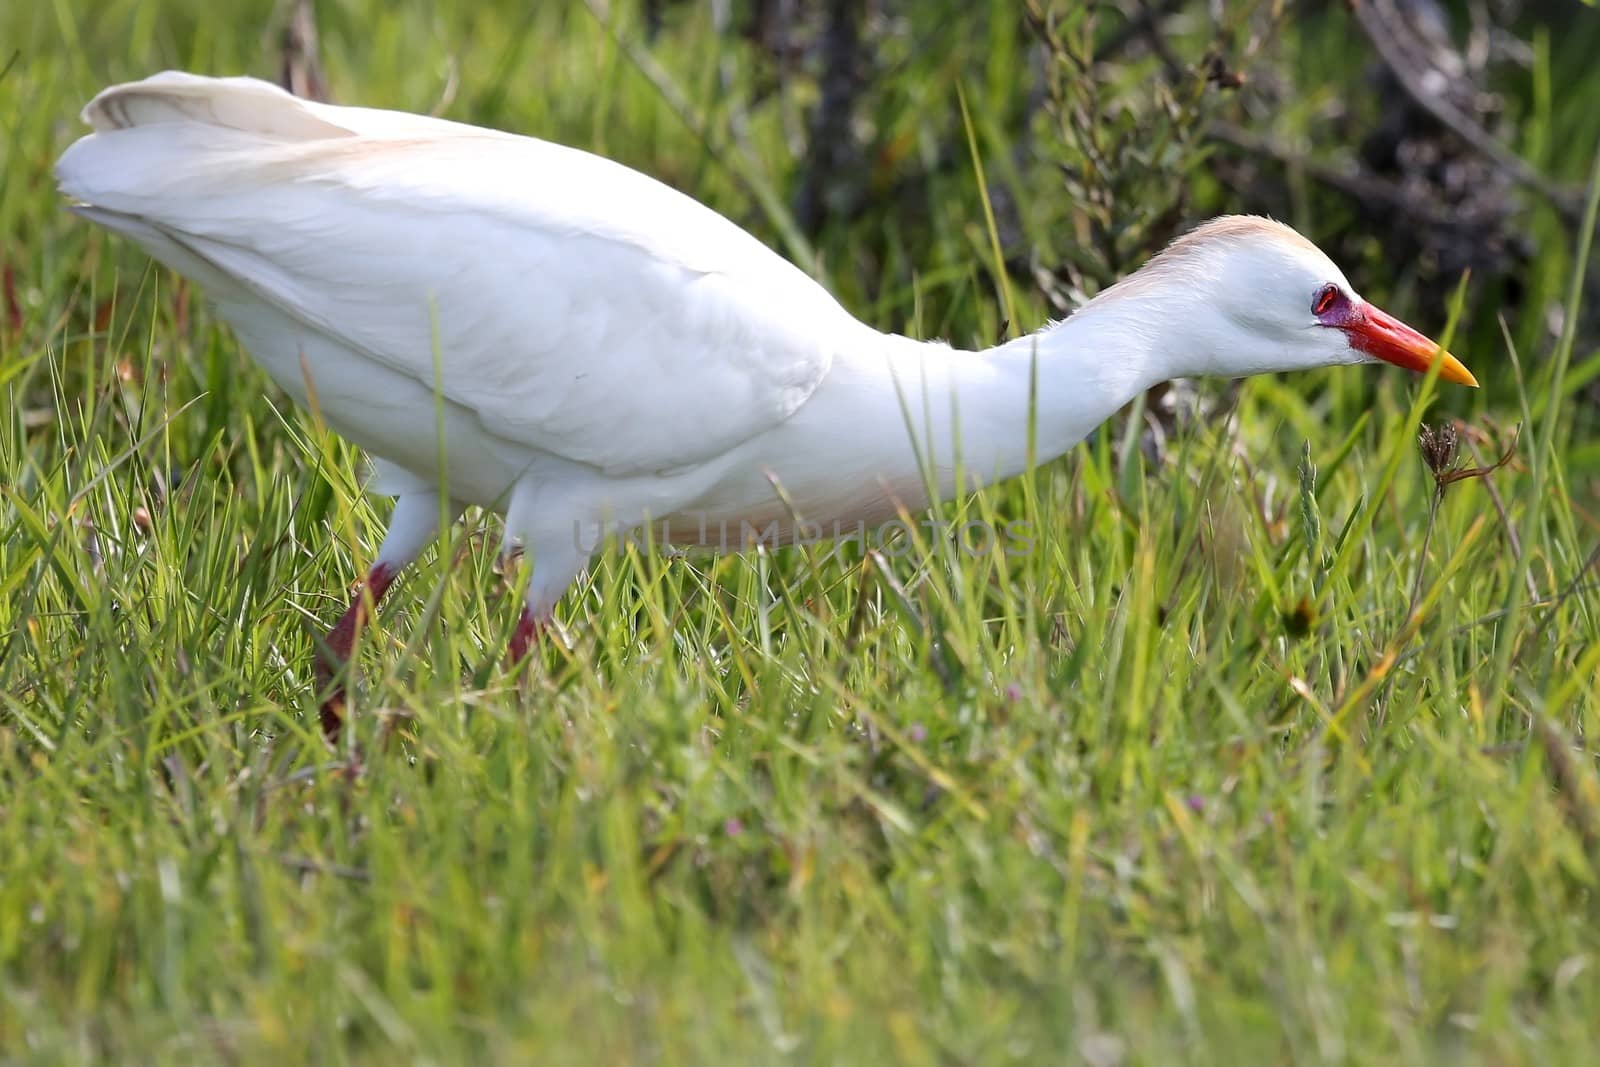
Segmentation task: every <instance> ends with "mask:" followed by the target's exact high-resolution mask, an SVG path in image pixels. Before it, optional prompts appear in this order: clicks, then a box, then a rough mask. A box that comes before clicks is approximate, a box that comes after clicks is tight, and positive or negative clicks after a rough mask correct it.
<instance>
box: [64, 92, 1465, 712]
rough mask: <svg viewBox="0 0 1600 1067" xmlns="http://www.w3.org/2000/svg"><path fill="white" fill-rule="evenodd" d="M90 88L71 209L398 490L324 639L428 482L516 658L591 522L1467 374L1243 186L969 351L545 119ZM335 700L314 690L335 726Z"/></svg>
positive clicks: (335, 659)
mask: <svg viewBox="0 0 1600 1067" xmlns="http://www.w3.org/2000/svg"><path fill="white" fill-rule="evenodd" d="M83 118H84V120H85V121H86V122H87V123H88V124H89V125H90V126H92V127H93V129H94V132H93V133H91V134H88V135H87V136H85V137H83V138H82V139H80V140H79V141H77V142H76V143H75V144H73V145H72V146H71V147H70V148H68V150H67V151H66V152H65V153H64V154H63V155H62V157H61V159H60V161H59V162H58V163H57V166H56V174H57V177H58V179H59V181H60V186H61V189H62V191H63V192H64V194H65V195H66V196H67V197H69V198H70V200H71V203H72V210H73V211H75V212H77V213H78V214H80V215H82V216H84V217H85V218H88V219H90V220H92V221H94V222H97V223H99V224H101V225H102V226H105V227H106V228H108V229H110V230H113V231H115V232H117V233H119V234H123V235H125V236H127V237H129V238H132V239H133V240H134V241H136V242H138V243H139V244H140V245H142V246H143V247H144V248H145V249H146V250H147V251H148V252H149V253H150V254H151V255H153V256H154V257H155V258H157V259H159V260H160V261H162V262H163V263H166V264H167V265H169V266H170V267H172V268H173V269H175V270H177V271H178V272H179V273H181V274H183V275H186V276H188V277H189V278H191V279H192V280H194V281H195V282H197V283H199V285H201V286H202V287H203V288H204V289H205V290H206V292H207V293H208V295H209V296H210V297H211V299H212V300H213V301H214V302H215V304H216V307H217V310H218V312H219V314H220V315H221V317H222V318H223V319H224V320H226V321H227V322H228V323H229V324H231V326H232V327H233V329H234V331H235V332H236V333H237V335H238V336H239V339H240V340H241V341H242V342H243V344H244V347H245V348H247V349H248V350H249V351H250V353H251V354H252V355H253V356H254V357H255V359H256V360H257V361H258V362H259V363H260V364H261V365H262V367H264V368H265V369H266V371H267V373H268V374H269V375H270V376H271V377H272V379H273V380H274V381H275V382H276V383H277V384H278V385H279V386H280V387H281V388H283V389H284V390H285V391H286V392H288V393H289V394H291V395H292V396H293V397H294V398H295V399H296V400H297V401H299V402H301V403H302V404H305V403H307V402H308V401H309V402H314V403H315V405H316V407H317V409H318V410H319V411H320V413H321V415H322V417H323V418H324V419H325V420H326V422H327V424H328V425H329V426H330V427H331V428H332V429H334V430H335V431H336V432H338V433H339V434H341V435H343V436H344V437H346V438H347V439H349V440H350V441H352V442H353V443H355V444H356V445H358V446H360V447H361V448H362V449H364V450H365V451H366V452H367V453H369V454H370V456H371V457H372V460H373V464H374V467H375V469H376V475H377V476H376V478H375V480H374V488H375V489H376V491H378V492H380V493H384V494H390V495H393V496H395V497H397V498H398V499H397V501H396V504H395V507H394V514H393V518H392V520H391V522H390V525H389V529H388V534H387V536H386V537H385V539H384V542H383V545H382V547H381V548H380V550H379V552H378V555H377V559H376V561H375V563H374V565H373V567H372V570H371V573H370V574H369V575H368V576H367V581H366V592H367V594H368V596H362V595H360V594H358V595H357V597H356V598H355V599H354V600H353V601H352V603H351V605H350V608H349V610H348V611H346V612H345V614H344V616H343V618H341V620H340V622H339V624H338V626H336V627H335V628H334V630H333V632H332V633H331V634H330V635H329V637H328V640H327V649H326V651H325V653H324V655H322V656H319V663H323V664H324V665H325V667H331V665H332V664H334V663H340V662H343V660H344V659H346V658H347V657H348V656H349V654H350V651H351V642H352V640H353V638H354V634H355V632H356V630H357V628H358V627H359V626H361V625H363V620H364V618H365V615H364V613H365V612H366V611H367V610H370V608H369V605H370V604H371V603H375V602H376V601H377V600H378V599H379V598H381V597H382V596H383V594H384V592H385V591H386V590H387V589H388V588H389V586H390V584H391V583H392V582H393V580H394V578H395V576H396V574H397V573H398V572H399V571H400V570H401V569H402V568H403V567H404V566H405V565H406V564H407V563H409V562H411V561H412V560H414V559H415V558H416V557H417V556H418V555H419V554H420V552H421V551H422V549H423V548H424V547H425V546H426V545H427V543H428V542H429V541H431V540H432V539H433V538H434V537H435V536H436V534H437V533H438V532H439V530H438V526H439V521H440V515H441V511H443V510H445V509H442V508H441V502H442V501H445V502H448V510H449V512H450V513H452V514H455V513H458V512H459V510H460V509H461V508H463V507H465V506H467V505H478V506H480V507H484V508H490V509H494V510H497V511H500V512H503V514H504V516H505V539H506V540H505V543H506V546H507V548H508V549H510V548H512V547H514V546H519V545H520V546H522V547H523V548H524V549H525V550H526V551H527V553H528V554H529V555H530V556H531V558H532V573H531V578H530V580H529V584H528V588H527V598H526V603H525V606H524V607H523V611H522V616H521V619H520V620H519V623H518V625H517V628H516V630H515V633H514V636H513V638H512V650H511V651H512V655H513V657H514V658H520V657H521V656H522V655H523V654H524V653H525V652H526V651H527V649H528V647H529V644H530V642H531V641H532V640H533V639H534V637H535V635H536V634H537V632H538V631H539V629H540V627H541V626H542V625H543V624H544V623H546V622H547V621H548V620H549V619H550V618H551V614H552V612H553V610H554V608H555V606H556V603H557V600H558V599H559V598H560V596H561V594H562V592H563V591H564V590H565V589H566V588H567V587H568V586H569V585H570V584H571V583H572V582H573V580H574V579H575V578H576V577H577V576H578V575H579V574H580V573H581V572H582V570H583V568H584V567H585V566H586V564H587V563H588V560H589V558H590V555H591V554H592V552H593V550H594V549H595V547H596V546H597V545H598V544H599V543H600V541H601V535H602V531H610V532H625V531H627V530H629V529H632V528H635V527H637V526H639V524H641V523H646V522H648V523H649V524H650V529H651V531H652V533H654V534H655V535H656V536H657V537H658V538H660V536H661V532H662V531H668V533H667V536H666V537H665V538H662V539H665V540H670V541H672V542H675V543H680V544H697V543H698V544H703V543H708V542H709V543H713V544H716V543H721V544H724V545H727V544H728V542H729V540H730V539H733V540H737V539H739V538H740V537H741V535H742V534H748V533H749V532H751V531H755V532H757V533H758V534H767V533H770V531H771V530H772V524H773V523H777V524H778V527H777V529H778V531H779V537H780V538H781V539H783V540H791V539H793V538H794V537H796V536H801V535H802V534H803V533H804V532H805V531H808V530H809V531H815V530H819V529H820V530H821V531H823V532H832V531H836V530H839V529H841V528H842V529H847V530H854V529H857V528H858V524H861V523H864V524H875V523H879V522H882V521H884V520H887V519H890V518H892V517H893V516H894V515H896V514H897V513H898V509H899V508H901V507H905V508H908V509H913V510H915V509H919V508H922V507H925V506H926V505H927V504H928V503H929V493H928V488H929V481H931V482H932V484H933V486H934V488H936V490H937V492H938V493H939V494H940V496H941V497H942V496H945V495H948V494H951V493H953V492H959V491H962V490H964V489H968V488H971V487H973V486H974V485H976V484H980V483H984V482H989V481H993V480H998V479H1003V478H1008V477H1011V476H1013V475H1016V474H1018V473H1020V472H1022V471H1023V470H1024V469H1025V468H1026V467H1027V465H1028V463H1029V461H1030V452H1029V426H1030V419H1032V420H1033V421H1034V425H1035V427H1036V429H1035V434H1036V439H1035V442H1034V447H1035V450H1036V451H1035V453H1034V458H1035V459H1036V460H1037V461H1039V462H1043V461H1045V460H1047V459H1050V458H1053V457H1055V456H1059V455H1060V454H1062V453H1063V452H1065V451H1066V450H1067V449H1069V448H1070V447H1072V446H1073V445H1074V444H1075V443H1077V442H1078V441H1080V440H1081V439H1083V437H1084V436H1085V435H1087V434H1088V433H1089V432H1090V431H1091V430H1093V429H1094V427H1095V426H1097V425H1098V424H1099V423H1101V422H1102V421H1103V420H1105V419H1106V418H1108V417H1109V416H1111V415H1112V414H1114V413H1115V412H1116V411H1117V410H1118V409H1119V408H1121V407H1122V406H1123V405H1124V404H1126V403H1127V402H1128V401H1129V400H1131V399H1132V398H1133V397H1135V396H1136V395H1138V394H1139V393H1140V392H1142V391H1143V390H1145V389H1147V388H1149V387H1150V386H1152V385H1155V384H1156V383H1158V382H1162V381H1165V380H1167V379H1170V378H1175V377H1181V376H1193V375H1223V376H1227V377H1243V376H1246V375H1252V374H1261V373H1266V372H1272V371H1286V370H1297V369H1302V368H1310V367H1323V366H1329V365H1334V364H1346V363H1370V362H1374V361H1377V360H1385V361H1388V362H1390V363H1393V364H1398V365H1399V366H1402V367H1406V368H1409V369H1411V370H1417V371H1422V370H1426V369H1427V368H1428V367H1429V366H1430V365H1431V364H1432V363H1433V362H1434V361H1435V360H1440V361H1442V362H1443V364H1444V365H1443V367H1442V368H1440V377H1442V378H1443V379H1444V380H1446V381H1451V382H1459V383H1462V384H1466V385H1476V384H1477V383H1476V381H1475V380H1474V379H1473V377H1472V375H1471V374H1470V373H1469V372H1468V371H1467V370H1466V368H1465V367H1463V366H1462V365H1461V364H1460V363H1459V362H1457V361H1456V360H1455V359H1454V358H1453V357H1452V356H1451V355H1449V353H1446V352H1444V351H1442V350H1441V349H1439V348H1438V346H1437V345H1435V344H1434V343H1433V342H1431V341H1429V340H1428V339H1427V338H1426V337H1424V336H1423V335H1421V334H1419V333H1417V332H1416V331H1415V330H1413V329H1411V328H1410V327H1408V326H1406V325H1405V324H1403V323H1401V322H1400V321H1398V320H1397V319H1395V318H1393V317H1391V316H1389V315H1388V314H1386V313H1384V312H1383V311H1380V310H1379V309H1377V308H1376V307H1374V306H1372V305H1371V304H1369V303H1367V302H1366V301H1364V300H1363V299H1361V297H1360V296H1358V295H1357V294H1356V292H1355V290H1354V289H1353V288H1352V287H1351V285H1350V283H1349V281H1348V280H1347V279H1346V278H1345V276H1344V274H1343V273H1341V272H1340V270H1339V268H1338V267H1336V266H1335V265H1334V264H1333V263H1332V262H1331V261H1330V260H1329V259H1328V258H1327V256H1325V255H1323V253H1322V252H1320V251H1319V250H1318V249H1317V248H1316V247H1315V246H1314V245H1312V244H1311V243H1310V242H1309V241H1307V240H1306V239H1305V238H1303V237H1301V236H1300V235H1299V234H1298V233H1296V232H1295V231H1294V230H1292V229H1290V228H1289V227H1287V226H1283V225H1280V224H1278V223H1275V222H1271V221H1269V220H1266V219H1261V218H1254V217H1226V218H1219V219H1215V220H1213V221H1211V222H1209V223H1206V224H1204V225H1202V226H1200V227H1199V228H1197V229H1195V230H1193V231H1192V232H1190V233H1189V234H1187V235H1185V236H1183V237H1180V238H1179V239H1178V240H1177V241H1175V242H1174V243H1173V244H1172V245H1171V246H1170V247H1169V248H1167V249H1166V250H1165V251H1164V252H1162V253H1161V254H1159V255H1157V256H1156V257H1155V258H1153V259H1152V260H1151V261H1150V262H1149V263H1148V264H1147V265H1146V266H1145V267H1144V268H1143V269H1141V270H1140V271H1138V272H1137V273H1135V274H1134V275H1132V276H1130V277H1129V278H1126V279H1124V280H1123V281H1122V282H1120V283H1119V284H1117V285H1115V286H1113V287H1111V288H1110V289H1108V290H1107V291H1106V292H1104V293H1102V294H1101V295H1100V296H1099V297H1097V298H1096V299H1094V300H1092V301H1091V302H1089V303H1088V304H1087V305H1085V306H1084V307H1083V308H1082V309H1080V310H1079V311H1078V312H1077V313H1076V314H1074V315H1072V316H1071V317H1070V318H1068V319H1066V320H1065V321H1063V322H1060V323H1057V324H1054V325H1049V326H1046V327H1045V328H1044V329H1042V330H1040V331H1039V332H1037V333H1034V334H1032V335H1031V336H1027V337H1023V338H1020V339H1017V340H1013V341H1009V342H1007V343H1005V344H1002V345H999V346H997V347H995V348H991V349H988V350H986V351H982V352H965V351H958V350H955V349H952V348H951V347H949V346H947V345H944V344H939V343H925V342H918V341H914V340H911V339H909V338H906V337H900V336H894V335H889V334H884V333H880V332H879V331H878V330H875V329H873V328H871V327H869V326H867V325H865V324H863V323H861V322H860V321H858V320H857V319H856V318H855V317H854V316H852V315H851V314H850V313H849V312H848V311H846V310H845V309H844V308H843V307H842V306H840V304H839V303H838V302H837V301H836V300H835V299H834V298H833V297H832V296H831V295H829V293H828V292H827V291H826V290H825V289H824V288H823V287H822V286H821V285H819V284H818V283H817V282H816V281H814V280H813V279H812V278H810V277H808V276H807V275H806V274H805V273H804V272H802V271H801V270H800V269H798V268H797V267H795V266H794V265H792V264H791V263H789V262H787V261H786V260H784V259H783V258H782V257H780V256H779V255H777V254H776V253H774V252H773V251H771V250H770V249H768V248H767V247H766V246H765V245H763V244H761V243H760V242H759V241H757V240H756V239H755V238H754V237H752V236H750V235H749V234H748V233H746V232H745V231H744V230H742V229H740V228H739V227H738V226H736V225H735V224H733V223H732V222H730V221H728V220H727V219H726V218H724V217H722V216H721V215H719V214H717V213H716V212H714V211H712V210H710V209H709V208H707V207H705V206H703V205H701V204H700V203H698V202H696V201H695V200H693V199H691V198H689V197H688V196H685V195H683V194H682V193H679V192H677V191H675V190H673V189H671V188H669V187H668V186H666V185H664V184H662V183H660V182H658V181H656V180H654V179H652V178H649V177H646V176H645V175H643V174H640V173H638V172H636V171H634V170H630V169H629V168H627V167H624V166H622V165H620V164H617V163H614V162H611V161H609V160H606V159H603V158H601V157H598V156H595V155H591V154H589V153H586V152H582V151H578V150H576V149H572V148H566V147H563V146H560V145H556V144H551V143H549V142H546V141H541V140H536V139H534V138H530V137H521V136H516V135H513V134H508V133H502V132H499V131H495V130H488V129H482V128H479V127H475V126H468V125H463V124H459V123H454V122H447V121H443V120H440V119H435V118H428V117H423V116H419V115H412V114H406V113H403V112H394V111H380V110H372V109H366V108H354V107H335V106H331V105H327V104H319V103H313V102H310V101H306V100H301V99H297V98H296V97H293V96H291V95H289V94H288V93H286V92H284V91H282V90H281V89H279V88H277V87H276V86H273V85H270V84H268V83H266V82H262V81H257V80H255V79H251V78H207V77H199V76H195V75H191V74H185V73H179V72H167V73H163V74H158V75H155V76H153V77H150V78H147V79H145V80H143V81H138V82H131V83H128V84H124V85H117V86H113V87H111V88H109V89H106V90H105V91H103V92H101V93H100V94H99V95H98V96H96V97H95V98H94V99H93V100H92V101H91V102H90V103H89V105H88V106H87V107H86V108H85V109H84V111H83ZM441 428H442V440H441V439H440V437H441V433H440V430H441ZM924 471H928V472H930V473H931V479H925V477H924ZM778 487H781V492H780V490H779V488H778ZM796 517H798V518H799V519H802V520H804V522H805V523H806V524H807V525H806V526H804V527H801V526H800V525H799V524H798V523H797V522H796ZM769 543H770V542H769ZM732 547H738V545H737V544H735V545H733V546H732ZM369 597H370V599H369ZM341 713H342V696H341V694H340V693H339V691H338V690H334V692H333V694H332V696H331V697H330V698H329V702H328V704H326V705H325V706H324V726H325V727H326V728H327V729H328V730H329V732H330V733H331V732H334V731H336V730H337V728H338V722H339V715H340V714H341Z"/></svg>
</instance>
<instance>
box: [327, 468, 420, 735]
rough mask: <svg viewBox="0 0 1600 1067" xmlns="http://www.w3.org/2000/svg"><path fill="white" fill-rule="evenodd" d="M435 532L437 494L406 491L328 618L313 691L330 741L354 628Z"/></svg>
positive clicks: (340, 718) (340, 719)
mask: <svg viewBox="0 0 1600 1067" xmlns="http://www.w3.org/2000/svg"><path fill="white" fill-rule="evenodd" d="M438 532H439V498H438V496H437V495H435V494H434V493H426V492H424V493H408V494H406V495H404V496H402V497H400V499H398V500H396V501H395V505H394V514H393V515H392V516H391V517H390V519H389V532H388V533H387V534H386V535H384V538H383V547H381V548H380V549H378V558H377V560H376V562H374V563H373V565H372V570H371V571H369V572H368V573H367V580H366V581H365V582H364V583H362V585H361V587H360V588H358V589H357V590H356V594H355V596H354V597H352V598H351V600H350V606H349V607H348V608H346V609H345V612H344V614H343V615H341V616H340V617H339V621H338V622H337V623H335V624H334V627H333V629H332V630H331V631H330V632H329V633H328V636H327V639H326V640H324V641H323V643H322V648H320V649H319V650H318V651H317V659H316V675H315V676H316V681H317V691H318V692H319V693H325V694H327V695H326V696H324V697H323V699H322V704H321V706H320V707H319V709H318V711H319V715H320V718H321V720H322V736H323V737H324V738H325V739H326V740H327V741H328V742H329V743H330V744H331V743H332V742H334V741H336V740H338V737H339V731H340V729H341V728H342V727H343V726H344V717H345V689H344V684H343V682H341V681H340V680H339V676H340V673H341V672H342V671H343V670H344V667H345V664H346V663H348V662H349V661H350V655H351V653H352V652H353V651H354V650H355V642H356V634H357V633H358V632H360V631H361V630H362V629H364V628H365V627H366V625H367V623H368V622H370V621H371V618H372V612H373V611H374V610H375V609H376V608H377V606H378V601H380V600H382V599H383V594H385V593H387V592H388V591H389V587H390V586H391V585H393V584H394V580H395V579H396V578H397V577H399V575H400V571H401V570H402V569H404V567H405V565H406V564H408V563H410V562H411V561H412V560H414V559H416V558H417V557H418V556H419V555H421V554H422V549H423V547H424V546H425V545H427V543H428V542H429V541H431V540H433V537H434V535H435V534H437V533H438Z"/></svg>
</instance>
